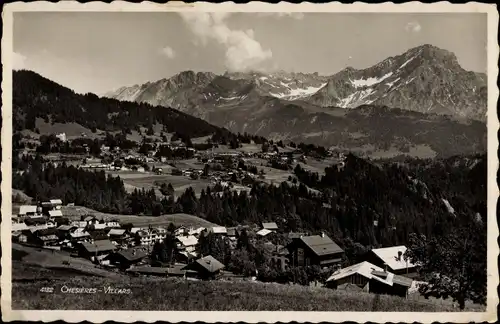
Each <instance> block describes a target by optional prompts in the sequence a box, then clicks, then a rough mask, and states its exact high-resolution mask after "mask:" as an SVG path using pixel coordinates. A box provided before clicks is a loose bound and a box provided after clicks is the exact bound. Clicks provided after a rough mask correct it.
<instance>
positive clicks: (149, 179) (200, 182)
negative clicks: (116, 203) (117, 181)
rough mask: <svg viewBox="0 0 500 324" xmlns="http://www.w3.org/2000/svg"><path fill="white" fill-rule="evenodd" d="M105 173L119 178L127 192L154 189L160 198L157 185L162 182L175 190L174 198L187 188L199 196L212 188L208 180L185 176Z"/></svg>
mask: <svg viewBox="0 0 500 324" xmlns="http://www.w3.org/2000/svg"><path fill="white" fill-rule="evenodd" d="M106 173H108V174H111V175H113V176H119V177H120V178H121V179H122V180H123V183H124V185H125V189H126V190H127V191H128V192H132V191H134V190H135V189H142V188H144V189H146V190H150V189H155V193H156V195H157V196H159V197H161V196H162V194H161V192H160V191H159V185H157V184H161V183H162V182H164V183H166V184H168V183H170V184H171V185H172V187H174V190H175V197H179V196H180V195H182V194H183V193H184V191H186V189H187V188H189V187H192V188H193V190H194V191H195V193H196V195H197V196H199V195H200V193H201V191H202V190H206V189H207V186H213V183H212V182H211V181H210V180H208V179H196V180H194V179H191V178H189V177H186V176H176V175H170V174H161V175H157V174H153V173H144V172H137V171H106Z"/></svg>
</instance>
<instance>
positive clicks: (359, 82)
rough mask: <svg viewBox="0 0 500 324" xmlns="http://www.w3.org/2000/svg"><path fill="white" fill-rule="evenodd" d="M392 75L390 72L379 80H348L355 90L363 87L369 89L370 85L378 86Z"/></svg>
mask: <svg viewBox="0 0 500 324" xmlns="http://www.w3.org/2000/svg"><path fill="white" fill-rule="evenodd" d="M391 75H392V72H389V73H387V74H385V75H383V76H381V77H380V78H368V79H357V80H350V81H351V84H352V85H353V86H354V87H355V88H363V87H370V86H372V85H375V84H378V83H380V82H382V81H384V80H385V79H387V78H389V77H390V76H391Z"/></svg>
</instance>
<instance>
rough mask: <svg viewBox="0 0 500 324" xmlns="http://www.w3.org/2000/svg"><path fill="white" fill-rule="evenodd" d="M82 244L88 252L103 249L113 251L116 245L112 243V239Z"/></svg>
mask: <svg viewBox="0 0 500 324" xmlns="http://www.w3.org/2000/svg"><path fill="white" fill-rule="evenodd" d="M82 246H83V248H84V249H85V250H87V252H90V253H95V252H103V251H113V250H114V249H115V246H114V245H113V243H111V241H110V240H99V241H94V243H90V242H83V243H82Z"/></svg>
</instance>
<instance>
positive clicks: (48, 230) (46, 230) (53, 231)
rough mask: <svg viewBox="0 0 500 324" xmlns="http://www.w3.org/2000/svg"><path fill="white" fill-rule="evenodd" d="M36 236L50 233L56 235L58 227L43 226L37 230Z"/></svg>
mask: <svg viewBox="0 0 500 324" xmlns="http://www.w3.org/2000/svg"><path fill="white" fill-rule="evenodd" d="M34 234H35V235H36V236H38V237H40V236H49V235H56V234H57V229H55V228H43V229H39V230H37V231H35V233H34Z"/></svg>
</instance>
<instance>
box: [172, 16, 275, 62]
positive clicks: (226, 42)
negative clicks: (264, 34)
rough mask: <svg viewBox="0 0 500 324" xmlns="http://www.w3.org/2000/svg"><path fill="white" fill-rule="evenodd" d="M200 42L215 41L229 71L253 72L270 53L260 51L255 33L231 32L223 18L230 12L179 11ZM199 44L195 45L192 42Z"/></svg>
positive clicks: (260, 47)
mask: <svg viewBox="0 0 500 324" xmlns="http://www.w3.org/2000/svg"><path fill="white" fill-rule="evenodd" d="M179 14H180V15H181V17H182V18H183V19H184V21H185V22H186V23H187V24H188V26H189V27H190V29H191V31H192V32H193V33H194V34H195V35H196V36H197V37H198V40H199V43H201V44H202V45H206V44H207V43H208V42H209V41H216V42H217V43H218V44H220V45H222V46H223V47H224V48H225V51H226V57H225V63H226V68H227V69H228V70H229V71H248V70H256V69H259V67H261V66H262V64H263V63H264V62H265V61H267V60H269V59H271V58H272V56H273V53H272V52H271V50H269V49H267V50H265V49H263V48H262V45H261V44H260V43H259V42H258V41H257V40H256V39H255V35H254V31H253V30H252V29H249V30H246V31H244V30H238V29H231V28H230V27H229V26H228V25H227V23H226V21H225V20H226V18H227V17H228V16H229V15H230V14H231V13H224V12H213V13H209V12H180V13H179ZM195 44H198V42H195Z"/></svg>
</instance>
